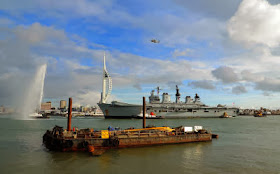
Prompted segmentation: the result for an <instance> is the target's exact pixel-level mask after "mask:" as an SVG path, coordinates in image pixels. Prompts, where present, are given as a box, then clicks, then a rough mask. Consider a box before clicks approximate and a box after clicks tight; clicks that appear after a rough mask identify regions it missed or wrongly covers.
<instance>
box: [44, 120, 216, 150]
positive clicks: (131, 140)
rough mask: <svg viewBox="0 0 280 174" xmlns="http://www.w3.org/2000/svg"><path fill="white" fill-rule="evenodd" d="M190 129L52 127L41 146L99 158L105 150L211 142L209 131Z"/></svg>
mask: <svg viewBox="0 0 280 174" xmlns="http://www.w3.org/2000/svg"><path fill="white" fill-rule="evenodd" d="M198 127H199V128H200V129H195V127H194V129H193V127H177V128H170V127H151V128H143V129H125V130H112V131H109V130H100V131H95V130H94V129H80V130H77V129H76V130H74V131H73V130H71V131H67V130H66V129H63V128H62V127H59V126H55V127H54V128H53V129H52V130H47V132H46V133H45V134H44V136H43V143H44V145H45V146H46V148H47V149H49V150H51V151H62V152H65V151H86V152H90V153H91V154H93V155H101V154H102V153H103V152H105V151H106V150H107V149H117V148H129V147H143V146H152V145H163V144H176V143H190V142H203V141H211V140H212V136H213V137H216V135H214V134H213V135H212V133H211V132H208V131H207V130H205V129H202V127H201V126H198Z"/></svg>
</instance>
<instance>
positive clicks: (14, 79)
mask: <svg viewBox="0 0 280 174" xmlns="http://www.w3.org/2000/svg"><path fill="white" fill-rule="evenodd" d="M279 14H280V5H278V2H277V1H275V0H270V1H268V0H227V1H224V0H213V1H211V2H210V1H204V0H197V1H194V2H192V1H183V0H166V1H159V0H154V1H149V2H145V3H143V1H118V0H107V1H94V0H79V1H76V0H61V1H54V0H49V1H44V0H36V1H32V0H27V1H24V2H23V1H20V0H14V1H8V0H2V1H1V2H0V44H1V47H0V64H1V65H0V105H2V104H3V105H12V104H14V103H15V101H16V100H19V98H22V97H23V96H24V92H25V91H26V90H28V87H29V84H28V83H30V81H32V78H33V77H34V76H35V73H36V69H37V68H38V67H40V65H42V64H44V63H47V66H48V68H47V75H46V79H45V88H44V92H45V93H44V99H45V101H46V100H52V101H59V100H60V99H67V98H68V97H70V96H71V97H73V100H74V103H75V104H76V105H96V103H97V102H98V101H99V100H100V92H101V86H102V84H101V75H102V58H103V52H104V51H105V52H106V55H107V69H108V71H109V73H110V75H111V76H112V79H113V91H112V96H111V98H110V100H120V101H124V102H129V103H141V98H142V96H146V97H148V95H149V93H150V91H151V90H152V89H154V88H156V87H157V86H160V87H161V88H162V89H163V91H165V92H169V93H170V94H171V95H172V98H173V99H174V94H175V85H176V84H177V85H179V87H180V91H181V94H182V99H183V98H184V97H185V96H186V95H191V96H194V95H195V93H198V94H200V96H201V100H202V101H203V102H204V103H205V104H207V105H217V104H227V105H232V103H235V105H237V106H240V107H245V108H253V107H255V108H256V107H260V106H264V107H268V108H269V107H271V108H279V105H278V103H279V102H278V101H279V99H280V95H279V91H280V76H279V71H280V70H279V68H278V67H279V64H280V52H279V51H278V50H279V43H280V32H279V31H278V30H276V29H277V28H279V27H280V26H279V25H280V15H279ZM151 39H158V40H160V43H158V44H155V43H152V42H150V40H151Z"/></svg>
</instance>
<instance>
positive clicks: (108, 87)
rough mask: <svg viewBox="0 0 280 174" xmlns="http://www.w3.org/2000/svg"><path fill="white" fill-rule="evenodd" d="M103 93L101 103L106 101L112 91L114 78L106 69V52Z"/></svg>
mask: <svg viewBox="0 0 280 174" xmlns="http://www.w3.org/2000/svg"><path fill="white" fill-rule="evenodd" d="M102 87H103V88H102V93H101V103H106V101H107V100H108V98H109V96H110V94H111V91H112V79H111V77H110V75H109V73H108V71H107V69H106V62H105V52H104V65H103V86H102Z"/></svg>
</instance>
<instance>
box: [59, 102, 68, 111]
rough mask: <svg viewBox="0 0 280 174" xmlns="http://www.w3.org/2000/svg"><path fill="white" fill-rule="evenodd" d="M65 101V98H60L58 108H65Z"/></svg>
mask: <svg viewBox="0 0 280 174" xmlns="http://www.w3.org/2000/svg"><path fill="white" fill-rule="evenodd" d="M66 106H67V103H66V101H65V100H60V109H66Z"/></svg>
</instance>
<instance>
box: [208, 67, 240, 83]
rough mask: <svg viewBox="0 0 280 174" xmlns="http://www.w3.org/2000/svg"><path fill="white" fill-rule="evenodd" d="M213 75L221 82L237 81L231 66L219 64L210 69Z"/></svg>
mask: <svg viewBox="0 0 280 174" xmlns="http://www.w3.org/2000/svg"><path fill="white" fill-rule="evenodd" d="M212 74H213V76H214V77H216V78H217V79H219V80H222V82H223V83H234V82H238V81H239V79H238V76H237V74H236V73H235V72H234V70H233V69H232V68H231V67H227V66H221V67H219V68H217V69H215V70H213V71H212Z"/></svg>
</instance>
